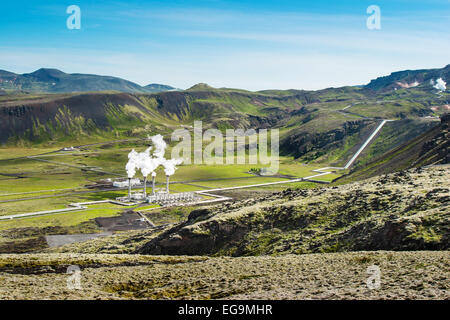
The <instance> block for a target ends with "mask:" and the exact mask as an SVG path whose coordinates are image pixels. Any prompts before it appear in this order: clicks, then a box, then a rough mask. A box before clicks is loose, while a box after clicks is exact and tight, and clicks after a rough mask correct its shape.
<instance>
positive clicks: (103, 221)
mask: <svg viewBox="0 0 450 320" xmlns="http://www.w3.org/2000/svg"><path fill="white" fill-rule="evenodd" d="M95 222H96V223H97V224H98V226H99V227H101V228H102V229H103V230H107V231H124V230H137V229H146V228H148V227H149V225H148V223H147V222H146V221H145V220H142V217H141V216H140V215H139V214H137V213H135V212H132V211H131V212H130V211H128V212H124V213H122V214H121V215H120V216H116V217H100V218H95Z"/></svg>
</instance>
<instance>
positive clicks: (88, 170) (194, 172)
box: [0, 106, 337, 252]
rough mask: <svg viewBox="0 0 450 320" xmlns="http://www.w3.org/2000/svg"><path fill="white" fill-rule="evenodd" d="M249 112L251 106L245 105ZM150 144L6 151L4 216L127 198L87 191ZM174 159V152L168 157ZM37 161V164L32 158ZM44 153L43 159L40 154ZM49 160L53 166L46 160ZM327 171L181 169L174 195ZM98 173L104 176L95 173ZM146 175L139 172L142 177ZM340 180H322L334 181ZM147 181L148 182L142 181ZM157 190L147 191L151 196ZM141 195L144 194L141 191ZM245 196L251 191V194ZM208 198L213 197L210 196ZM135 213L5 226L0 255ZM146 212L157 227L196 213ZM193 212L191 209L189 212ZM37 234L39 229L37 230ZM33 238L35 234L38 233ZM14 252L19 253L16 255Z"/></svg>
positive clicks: (89, 213)
mask: <svg viewBox="0 0 450 320" xmlns="http://www.w3.org/2000/svg"><path fill="white" fill-rule="evenodd" d="M242 107H243V106H242ZM147 147H148V142H146V141H143V140H131V141H122V142H108V143H100V144H95V145H90V146H84V147H81V148H79V149H75V150H74V151H70V152H52V151H54V150H52V149H48V148H45V149H38V148H33V149H30V148H13V149H11V152H10V153H9V156H8V153H7V152H6V151H5V150H2V151H1V152H0V157H1V158H3V159H0V215H2V216H4V215H14V214H21V213H29V212H36V211H44V210H55V209H63V208H67V206H68V204H69V203H77V202H88V201H99V200H105V199H115V198H117V197H121V196H125V195H126V194H127V190H118V189H114V190H109V189H111V187H109V188H107V189H105V190H102V189H101V188H93V189H92V188H91V189H89V188H88V187H87V185H93V184H95V183H96V182H99V181H104V180H105V179H107V178H111V179H114V180H115V179H123V178H125V174H126V172H125V168H124V164H125V163H126V161H127V155H128V152H129V151H130V150H131V149H132V148H135V149H136V150H138V151H142V150H144V149H145V148H147ZM169 153H170V149H169V151H168V152H167V154H169ZM30 154H31V155H35V156H36V157H34V158H26V157H24V156H29V155H30ZM38 155H39V156H38ZM40 160H46V161H51V162H44V161H40ZM323 166H325V164H324V165H319V164H315V165H305V164H302V163H299V162H297V161H295V160H294V159H293V158H290V157H280V160H279V172H278V175H277V176H273V177H271V176H258V175H255V174H252V173H250V171H251V170H252V169H259V168H261V167H264V166H262V165H252V164H232V165H220V164H215V165H194V164H190V165H181V166H180V167H179V169H178V170H177V171H176V173H175V174H174V175H173V176H172V177H171V180H170V182H171V185H170V190H171V192H191V191H201V190H205V191H207V190H210V189H217V188H229V187H236V186H248V185H255V184H263V183H271V182H276V181H288V177H290V178H298V177H305V176H311V175H314V174H315V173H314V172H312V171H311V170H313V169H317V168H319V167H323ZM92 170H96V171H92ZM157 173H158V175H157V179H156V183H157V185H156V188H157V190H164V189H165V175H164V173H163V171H162V169H159V170H157ZM138 176H139V173H138ZM336 176H337V175H336V174H330V175H327V176H323V177H319V178H318V179H320V180H323V181H331V180H332V179H333V178H335V177H336ZM140 178H141V179H142V177H140ZM314 186H317V184H316V183H308V182H302V183H288V184H280V185H269V186H261V187H256V188H250V189H248V191H247V189H238V190H236V191H235V192H231V193H229V196H231V197H233V198H240V197H241V196H242V195H244V194H251V195H255V194H257V193H266V192H274V191H281V190H283V189H286V188H310V187H314ZM150 188H151V187H150V186H148V188H147V190H148V191H150ZM134 190H135V191H139V190H142V188H134ZM244 190H245V191H244ZM203 198H204V199H205V200H207V199H212V198H211V197H208V196H204V197H203ZM129 209H133V208H129V207H123V206H117V205H112V204H108V203H101V204H98V205H89V206H88V209H85V210H77V211H72V212H66V213H58V214H51V215H42V216H35V217H29V218H22V219H17V220H16V219H15V220H5V221H0V251H2V250H3V252H11V251H8V250H14V248H16V244H20V245H21V246H22V247H27V246H28V247H30V248H31V249H30V250H32V249H37V248H42V246H44V244H43V243H44V242H43V240H42V236H43V235H46V234H55V232H56V234H65V233H95V232H99V231H101V229H100V228H99V227H98V226H97V224H96V223H95V221H94V219H95V218H98V217H113V216H120V215H121V214H122V212H123V211H124V210H129ZM134 209H138V210H142V212H145V214H146V215H147V217H149V219H151V220H152V221H153V222H154V223H156V224H165V223H173V222H178V221H180V219H186V217H187V215H188V213H189V210H188V208H187V209H180V210H181V211H180V210H178V209H170V210H154V206H153V205H147V206H140V207H139V208H134ZM186 210H187V211H186ZM30 230H34V231H32V232H31V231H30ZM30 232H31V233H30ZM11 248H13V249H11Z"/></svg>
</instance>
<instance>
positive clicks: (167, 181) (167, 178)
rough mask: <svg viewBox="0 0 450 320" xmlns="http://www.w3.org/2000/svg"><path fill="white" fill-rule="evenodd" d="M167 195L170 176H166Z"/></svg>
mask: <svg viewBox="0 0 450 320" xmlns="http://www.w3.org/2000/svg"><path fill="white" fill-rule="evenodd" d="M166 193H169V175H166Z"/></svg>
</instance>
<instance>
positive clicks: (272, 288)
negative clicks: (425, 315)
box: [0, 251, 450, 299]
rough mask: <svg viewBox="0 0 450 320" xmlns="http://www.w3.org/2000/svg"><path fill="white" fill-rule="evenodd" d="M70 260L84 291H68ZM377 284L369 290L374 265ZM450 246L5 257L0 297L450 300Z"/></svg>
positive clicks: (1, 263) (0, 262) (1, 264)
mask: <svg viewBox="0 0 450 320" xmlns="http://www.w3.org/2000/svg"><path fill="white" fill-rule="evenodd" d="M69 265H77V266H79V268H80V269H81V274H80V286H81V289H68V286H67V281H68V279H70V277H71V276H72V277H73V275H70V274H67V267H68V266H69ZM373 265H375V266H378V267H379V268H380V281H381V282H380V287H379V288H378V289H369V288H368V286H367V284H366V283H367V281H368V279H369V277H371V274H370V273H368V269H367V268H368V267H369V266H373ZM449 265H450V255H449V252H448V251H414V252H411V251H403V252H394V251H374V252H351V253H322V254H306V255H284V256H276V257H275V256H258V257H237V258H232V257H205V256H202V257H199V256H190V257H187V256H145V255H115V254H54V253H53V254H25V255H23V254H22V255H16V254H10V255H1V256H0V282H1V286H0V299H450V283H449V282H448V279H449V277H450V270H449V268H448V266H449Z"/></svg>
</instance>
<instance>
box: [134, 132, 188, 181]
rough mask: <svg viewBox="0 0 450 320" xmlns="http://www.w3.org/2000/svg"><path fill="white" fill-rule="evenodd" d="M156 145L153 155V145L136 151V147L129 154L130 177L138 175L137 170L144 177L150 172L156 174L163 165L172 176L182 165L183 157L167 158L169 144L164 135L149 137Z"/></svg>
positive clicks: (166, 172) (167, 173) (165, 171)
mask: <svg viewBox="0 0 450 320" xmlns="http://www.w3.org/2000/svg"><path fill="white" fill-rule="evenodd" d="M149 140H151V141H152V143H153V146H154V151H153V157H152V155H150V152H151V150H152V147H149V148H147V149H146V150H145V151H143V152H136V151H135V150H134V149H133V150H131V152H130V153H129V154H128V163H127V164H126V166H125V169H126V171H127V175H128V178H133V177H134V176H135V175H136V170H138V169H139V170H141V173H142V175H143V176H144V177H147V176H148V175H149V174H152V176H155V175H156V173H155V170H156V169H157V168H158V167H159V166H160V165H161V166H163V167H164V173H165V174H166V175H168V176H171V175H173V174H174V173H175V170H176V169H177V166H178V165H180V164H181V163H182V162H183V160H182V159H169V160H168V159H166V158H164V154H165V152H166V148H167V144H166V142H165V141H164V139H163V136H162V135H160V134H157V135H155V136H153V137H149Z"/></svg>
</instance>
